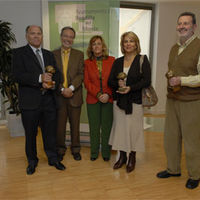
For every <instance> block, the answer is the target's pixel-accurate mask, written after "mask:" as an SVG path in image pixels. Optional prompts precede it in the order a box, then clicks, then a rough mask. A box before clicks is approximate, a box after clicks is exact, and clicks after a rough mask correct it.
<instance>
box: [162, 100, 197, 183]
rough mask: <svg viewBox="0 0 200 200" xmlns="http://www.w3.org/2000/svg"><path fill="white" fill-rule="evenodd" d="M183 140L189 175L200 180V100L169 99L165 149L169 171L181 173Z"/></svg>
mask: <svg viewBox="0 0 200 200" xmlns="http://www.w3.org/2000/svg"><path fill="white" fill-rule="evenodd" d="M182 140H183V144H184V149H185V156H186V164H187V170H188V175H189V177H190V178H191V179H194V180H198V179H199V178H200V100H198V101H190V102H184V101H178V100H174V99H167V103H166V120H165V131H164V147H165V152H166V155H167V170H168V171H169V172H170V173H172V174H177V173H180V172H181V152H182Z"/></svg>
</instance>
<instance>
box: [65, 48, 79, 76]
mask: <svg viewBox="0 0 200 200" xmlns="http://www.w3.org/2000/svg"><path fill="white" fill-rule="evenodd" d="M76 59H77V57H76V52H75V51H74V49H73V48H71V51H70V55H69V61H68V68H67V76H69V74H70V72H71V71H73V70H74V67H73V64H74V60H76Z"/></svg>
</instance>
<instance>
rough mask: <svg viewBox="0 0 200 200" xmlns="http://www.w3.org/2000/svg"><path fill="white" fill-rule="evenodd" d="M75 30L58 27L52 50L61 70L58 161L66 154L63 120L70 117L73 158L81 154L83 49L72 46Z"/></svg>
mask: <svg viewBox="0 0 200 200" xmlns="http://www.w3.org/2000/svg"><path fill="white" fill-rule="evenodd" d="M75 35H76V32H75V30H74V29H73V28H71V27H64V28H62V30H61V34H60V39H61V43H62V45H61V47H60V48H59V49H57V50H54V51H53V54H54V56H55V59H56V62H57V66H58V68H59V69H60V72H61V74H62V75H61V85H60V89H59V90H60V92H59V94H58V98H57V99H58V103H59V109H58V117H57V119H58V121H57V123H58V124H57V152H58V154H59V156H60V160H62V159H63V156H64V155H65V151H66V146H65V136H66V123H67V120H68V119H69V123H70V134H71V152H72V155H73V157H74V159H75V160H81V154H80V133H79V127H80V114H81V106H82V104H83V97H82V82H83V63H84V56H83V52H81V51H79V50H76V49H73V48H72V44H73V41H74V38H75Z"/></svg>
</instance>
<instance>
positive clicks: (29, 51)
mask: <svg viewBox="0 0 200 200" xmlns="http://www.w3.org/2000/svg"><path fill="white" fill-rule="evenodd" d="M25 54H27V56H28V58H30V62H31V61H33V62H34V63H35V64H36V66H37V67H38V68H39V69H40V70H42V68H41V66H40V63H39V61H38V59H37V57H36V55H35V53H34V52H33V50H32V49H31V47H30V46H29V45H28V44H27V45H26V46H25Z"/></svg>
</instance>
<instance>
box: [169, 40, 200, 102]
mask: <svg viewBox="0 0 200 200" xmlns="http://www.w3.org/2000/svg"><path fill="white" fill-rule="evenodd" d="M178 49H179V46H178V44H175V45H174V46H173V47H172V49H171V51H170V55H169V61H168V67H169V70H171V71H172V72H173V75H174V76H189V75H197V74H198V71H197V64H198V60H199V56H200V39H198V38H195V39H194V40H193V41H192V42H191V43H190V44H189V45H188V46H187V47H186V49H184V50H183V52H182V53H181V54H179V55H178ZM167 97H168V98H173V99H178V100H181V101H194V100H199V99H200V87H196V88H192V87H186V86H181V89H180V90H179V91H177V92H173V90H172V89H170V88H168V94H167Z"/></svg>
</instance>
